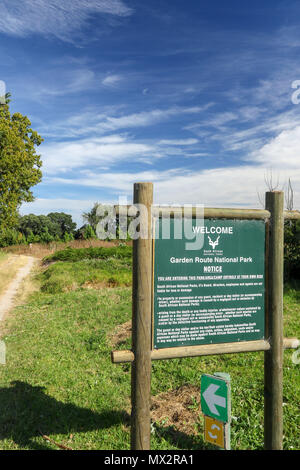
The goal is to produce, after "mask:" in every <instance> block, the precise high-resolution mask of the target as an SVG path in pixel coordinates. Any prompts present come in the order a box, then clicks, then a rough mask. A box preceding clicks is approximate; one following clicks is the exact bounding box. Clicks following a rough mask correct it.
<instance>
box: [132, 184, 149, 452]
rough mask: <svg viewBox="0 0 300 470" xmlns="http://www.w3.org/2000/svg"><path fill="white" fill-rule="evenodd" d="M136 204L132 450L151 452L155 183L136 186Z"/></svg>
mask: <svg viewBox="0 0 300 470" xmlns="http://www.w3.org/2000/svg"><path fill="white" fill-rule="evenodd" d="M133 203H134V204H141V205H143V206H141V207H140V211H139V212H140V214H139V220H140V224H139V229H140V237H139V238H137V239H135V240H134V241H133V286H132V289H133V290H132V351H133V353H134V361H133V363H132V376H131V405H132V410H131V449H132V450H150V401H151V291H152V290H151V286H152V236H151V235H152V227H151V223H152V218H151V205H152V203H153V185H152V183H135V184H134V193H133Z"/></svg>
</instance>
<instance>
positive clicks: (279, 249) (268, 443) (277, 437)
mask: <svg viewBox="0 0 300 470" xmlns="http://www.w3.org/2000/svg"><path fill="white" fill-rule="evenodd" d="M283 205H284V195H283V192H281V191H273V192H267V193H266V209H267V210H269V211H270V213H271V217H270V226H269V256H268V265H267V276H268V297H267V298H268V301H267V302H268V303H267V322H266V338H267V339H268V340H269V342H270V345H271V348H270V350H269V351H266V352H265V449H266V450H280V449H282V437H283V413H282V400H283V392H282V382H283V380H282V364H283V237H284V215H283Z"/></svg>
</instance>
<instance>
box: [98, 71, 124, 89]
mask: <svg viewBox="0 0 300 470" xmlns="http://www.w3.org/2000/svg"><path fill="white" fill-rule="evenodd" d="M121 80H122V76H121V75H117V74H115V75H108V76H107V77H105V78H104V79H103V80H102V82H101V83H102V85H104V86H107V87H114V86H115V85H116V84H117V83H119V82H120V81H121Z"/></svg>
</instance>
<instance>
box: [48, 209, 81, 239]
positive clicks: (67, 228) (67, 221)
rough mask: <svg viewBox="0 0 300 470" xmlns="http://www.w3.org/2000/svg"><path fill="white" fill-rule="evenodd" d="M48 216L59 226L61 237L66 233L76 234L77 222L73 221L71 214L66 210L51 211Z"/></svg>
mask: <svg viewBox="0 0 300 470" xmlns="http://www.w3.org/2000/svg"><path fill="white" fill-rule="evenodd" d="M47 217H49V219H51V220H52V222H53V223H55V224H57V225H58V226H59V233H57V235H58V236H59V238H63V237H64V236H65V234H66V233H67V234H69V235H71V236H73V235H74V233H75V229H76V223H75V222H73V220H72V216H71V215H69V214H65V213H64V212H50V214H48V215H47Z"/></svg>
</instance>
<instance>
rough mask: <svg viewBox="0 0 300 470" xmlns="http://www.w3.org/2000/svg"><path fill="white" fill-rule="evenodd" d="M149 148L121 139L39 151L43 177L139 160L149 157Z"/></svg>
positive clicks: (50, 146)
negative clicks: (44, 174) (44, 175)
mask: <svg viewBox="0 0 300 470" xmlns="http://www.w3.org/2000/svg"><path fill="white" fill-rule="evenodd" d="M153 150H154V149H153V148H152V147H151V146H150V145H147V144H144V143H136V142H130V141H128V140H126V137H124V136H121V135H110V136H106V137H99V138H93V139H82V140H77V141H72V142H61V143H55V144H48V145H45V146H44V147H43V149H42V150H41V154H42V161H43V169H44V172H45V173H46V174H53V173H57V172H66V171H70V170H75V169H76V170H78V169H79V168H84V167H85V168H87V167H89V168H92V167H94V166H96V167H99V166H101V167H106V166H107V165H108V166H111V165H113V164H115V163H116V162H120V161H124V160H129V159H130V160H132V159H133V158H134V159H136V160H138V159H140V160H143V158H149V157H150V156H152V154H153Z"/></svg>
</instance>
